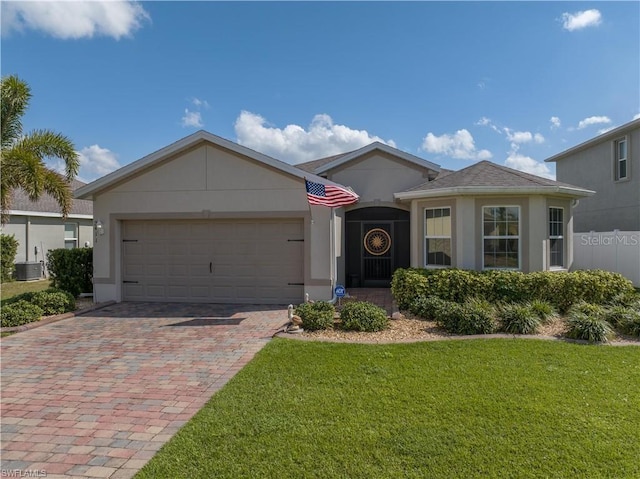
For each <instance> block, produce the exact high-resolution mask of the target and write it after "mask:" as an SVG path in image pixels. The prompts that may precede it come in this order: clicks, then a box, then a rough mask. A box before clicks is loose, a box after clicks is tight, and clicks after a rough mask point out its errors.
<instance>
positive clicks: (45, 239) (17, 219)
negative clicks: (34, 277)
mask: <svg viewBox="0 0 640 479" xmlns="http://www.w3.org/2000/svg"><path fill="white" fill-rule="evenodd" d="M65 223H76V224H77V225H78V235H79V236H78V246H79V247H83V246H84V245H85V242H87V241H88V242H89V243H90V244H91V245H92V246H93V225H92V220H90V219H84V218H68V219H67V220H65V221H63V220H62V219H61V218H52V217H41V216H28V217H27V216H15V215H13V216H11V221H10V222H9V223H7V224H6V225H4V226H3V227H2V233H4V234H8V235H11V234H12V235H14V236H15V237H16V239H17V240H18V253H17V254H16V262H22V261H36V260H37V261H40V260H42V259H45V260H46V253H47V251H49V250H52V249H58V248H64V247H65V245H64V224H65ZM35 246H37V247H38V256H37V258H36V256H35V248H34V247H35Z"/></svg>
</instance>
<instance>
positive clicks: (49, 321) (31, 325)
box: [0, 301, 116, 333]
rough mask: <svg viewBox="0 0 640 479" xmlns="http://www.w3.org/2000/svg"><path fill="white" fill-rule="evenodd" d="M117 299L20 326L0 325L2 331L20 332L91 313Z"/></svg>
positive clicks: (113, 302) (0, 331)
mask: <svg viewBox="0 0 640 479" xmlns="http://www.w3.org/2000/svg"><path fill="white" fill-rule="evenodd" d="M115 303H116V302H115V301H106V302H104V303H95V304H94V305H92V306H89V307H88V308H84V309H79V310H77V311H70V312H68V313H62V314H55V315H53V316H45V317H44V318H42V319H41V320H40V321H34V322H33V323H27V324H22V325H20V326H9V327H4V328H3V327H0V333H18V332H21V331H28V330H30V329H36V328H39V327H40V326H46V325H47V324H52V323H57V322H58V321H62V320H63V319H69V318H74V317H76V316H78V315H81V314H85V313H90V312H91V311H95V310H97V309H102V308H106V307H107V306H111V305H112V304H115Z"/></svg>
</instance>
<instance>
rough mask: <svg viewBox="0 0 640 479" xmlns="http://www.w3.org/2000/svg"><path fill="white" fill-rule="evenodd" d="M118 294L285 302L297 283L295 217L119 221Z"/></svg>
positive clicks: (294, 297) (299, 292) (299, 230)
mask: <svg viewBox="0 0 640 479" xmlns="http://www.w3.org/2000/svg"><path fill="white" fill-rule="evenodd" d="M123 231H124V235H123V237H124V238H126V239H128V240H130V241H131V242H125V243H123V250H122V251H123V268H122V270H123V275H124V276H123V279H124V280H125V281H127V280H135V281H138V284H135V283H125V284H124V285H123V297H124V299H125V300H150V301H200V302H240V303H273V304H286V303H290V302H299V301H301V300H302V296H303V286H302V285H300V284H297V285H289V284H288V283H302V282H303V277H304V274H303V271H304V263H303V258H304V257H303V251H304V244H303V243H301V242H296V241H287V240H289V239H302V238H303V231H304V225H303V222H302V220H299V219H292V220H188V221H187V220H185V221H159V220H153V221H125V222H124V224H123Z"/></svg>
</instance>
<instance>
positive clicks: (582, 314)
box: [567, 302, 613, 343]
mask: <svg viewBox="0 0 640 479" xmlns="http://www.w3.org/2000/svg"><path fill="white" fill-rule="evenodd" d="M605 318H606V310H605V309H604V308H603V307H602V306H600V305H597V304H590V303H585V302H581V303H578V304H576V305H574V306H573V307H572V308H571V309H570V310H569V320H568V321H567V323H568V324H569V332H568V336H569V337H570V338H574V339H585V340H587V341H589V342H590V343H605V342H607V340H608V339H609V336H611V334H612V333H613V331H612V329H611V325H610V324H609V323H608V322H607V321H606V319H605Z"/></svg>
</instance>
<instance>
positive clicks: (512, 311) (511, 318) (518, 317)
mask: <svg viewBox="0 0 640 479" xmlns="http://www.w3.org/2000/svg"><path fill="white" fill-rule="evenodd" d="M543 304H544V303H543ZM499 316H500V320H501V321H502V329H503V330H504V331H506V332H507V333H511V334H535V333H536V331H537V330H538V328H539V327H540V317H539V316H538V315H537V314H536V312H535V311H534V310H533V308H532V307H531V305H529V304H517V303H509V304H506V305H504V306H503V307H502V308H501V310H500V314H499Z"/></svg>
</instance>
